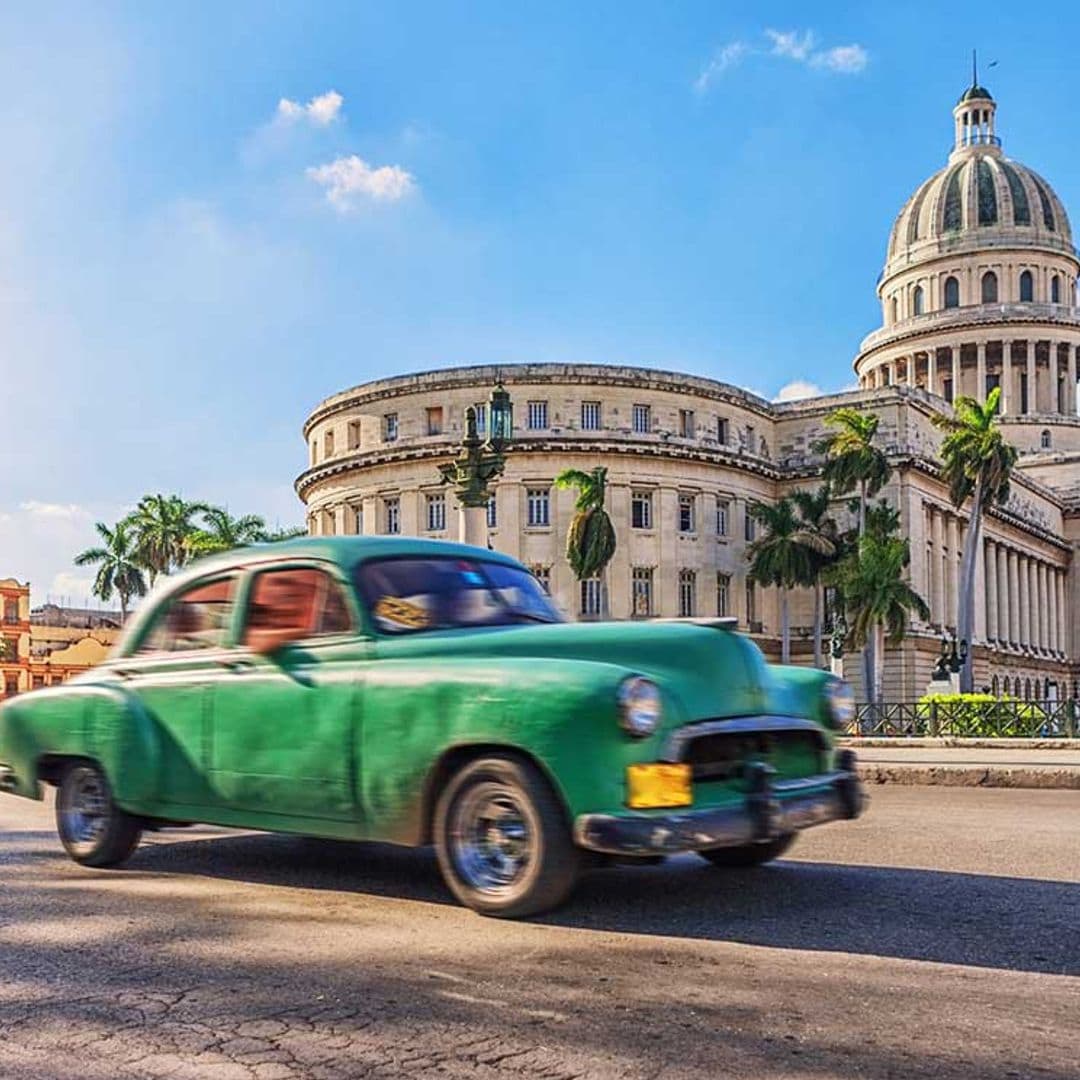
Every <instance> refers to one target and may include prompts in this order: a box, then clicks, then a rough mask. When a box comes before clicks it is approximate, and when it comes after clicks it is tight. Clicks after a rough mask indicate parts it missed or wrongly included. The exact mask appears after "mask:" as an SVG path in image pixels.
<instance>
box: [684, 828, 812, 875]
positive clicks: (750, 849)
mask: <svg viewBox="0 0 1080 1080" xmlns="http://www.w3.org/2000/svg"><path fill="white" fill-rule="evenodd" d="M794 843H795V834H794V833H785V834H784V835H783V836H778V837H777V838H776V839H775V840H766V841H765V842H764V843H761V844H743V845H742V846H741V847H721V848H712V849H711V850H709V851H699V852H698V854H699V855H700V856H701V857H702V858H703V859H705V860H706V861H707V862H711V863H712V864H713V866H722V867H738V866H761V865H762V863H767V862H772V860H773V859H779V858H780V856H781V855H783V854H784V852H785V851H787V849H788V848H789V847H791V845H792V844H794Z"/></svg>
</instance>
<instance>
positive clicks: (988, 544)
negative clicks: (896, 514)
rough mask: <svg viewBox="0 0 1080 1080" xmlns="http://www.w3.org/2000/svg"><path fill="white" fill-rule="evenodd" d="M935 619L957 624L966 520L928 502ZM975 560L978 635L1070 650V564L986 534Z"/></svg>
mask: <svg viewBox="0 0 1080 1080" xmlns="http://www.w3.org/2000/svg"><path fill="white" fill-rule="evenodd" d="M926 513H927V516H928V518H929V521H928V528H927V530H926V554H927V565H926V590H927V592H926V600H927V603H928V604H929V606H930V621H931V622H932V623H934V624H936V625H938V626H942V627H944V626H954V625H955V623H956V614H957V601H958V596H959V587H960V584H959V583H960V561H961V558H962V556H963V549H964V539H965V536H966V533H967V523H966V522H965V521H964V520H963V519H961V518H960V517H959V515H957V514H955V513H953V512H951V511H950V510H947V509H943V508H940V507H937V506H933V505H930V504H926ZM980 554H981V558H980V560H979V564H978V565H977V566H976V571H975V581H976V602H975V640H976V641H985V642H990V643H992V644H996V645H999V646H1001V647H1003V648H1014V649H1024V650H1027V651H1029V652H1032V653H1041V654H1043V655H1046V656H1064V655H1065V651H1066V629H1065V628H1066V623H1067V618H1066V609H1065V595H1066V589H1065V576H1066V570H1065V568H1063V567H1060V566H1057V565H1055V564H1054V563H1051V562H1049V561H1048V560H1046V559H1045V558H1039V557H1038V556H1037V555H1033V554H1031V553H1030V552H1027V551H1025V550H1023V549H1021V548H1019V547H1016V546H1015V545H1012V544H1007V543H1004V542H1003V541H1001V540H998V539H996V538H995V539H991V538H984V539H983V541H982V551H981V553H980Z"/></svg>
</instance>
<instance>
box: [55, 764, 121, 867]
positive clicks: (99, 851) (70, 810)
mask: <svg viewBox="0 0 1080 1080" xmlns="http://www.w3.org/2000/svg"><path fill="white" fill-rule="evenodd" d="M56 831H57V832H58V833H59V834H60V843H62V844H63V845H64V850H65V851H66V852H67V853H68V854H69V855H70V856H71V857H72V858H73V859H74V860H75V861H76V862H77V863H82V865H83V866H116V865H117V864H119V863H122V862H124V860H125V859H127V858H128V856H129V855H131V853H132V852H133V851H134V850H135V848H136V847H138V845H139V837H140V836H141V835H142V824H141V822H140V821H139V819H138V818H136V817H132V815H131V814H128V813H126V812H125V811H123V810H121V809H120V807H118V806H117V805H116V804H115V803H114V802H113V801H112V791H111V790H110V788H109V781H108V780H107V779H106V778H105V774H104V773H103V772H102V771H101V769H99V768H98V766H97V765H94V764H91V763H90V762H78V763H77V764H74V765H69V766H68V768H67V769H66V770H65V771H64V775H63V777H62V778H61V780H60V788H59V790H58V791H57V793H56Z"/></svg>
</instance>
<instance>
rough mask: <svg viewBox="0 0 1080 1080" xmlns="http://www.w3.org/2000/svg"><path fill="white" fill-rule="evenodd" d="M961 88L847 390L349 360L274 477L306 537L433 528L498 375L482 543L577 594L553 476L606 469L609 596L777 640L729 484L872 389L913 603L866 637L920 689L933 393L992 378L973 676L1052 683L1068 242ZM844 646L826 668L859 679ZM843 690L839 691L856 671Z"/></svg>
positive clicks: (1069, 578) (1072, 422) (1069, 404)
mask: <svg viewBox="0 0 1080 1080" xmlns="http://www.w3.org/2000/svg"><path fill="white" fill-rule="evenodd" d="M996 108H997V107H996V104H995V102H994V100H993V98H992V97H991V95H990V93H989V92H988V91H987V90H985V89H984V88H982V87H981V86H978V85H974V86H972V87H971V88H970V89H968V90H967V91H966V92H965V93H964V95H963V97H962V98H961V99H960V101H959V102H958V104H957V105H956V107H955V108H954V109H953V118H954V124H955V142H954V147H953V150H952V153H951V154H950V155H949V159H948V161H947V163H946V164H945V167H944V168H943V169H941V170H940V171H939V172H937V173H935V174H934V175H933V176H931V177H930V178H929V179H928V180H926V181H925V182H924V183H923V184H921V185H920V186H919V187H918V188H917V189H916V191H915V193H914V194H913V195H912V196H911V198H910V199H909V200H908V201H907V202H906V203H905V204H904V206H903V208H902V209H901V210H900V213H899V215H898V216H897V218H896V222H895V224H894V226H893V229H892V232H891V235H890V237H889V244H888V250H887V252H886V258H885V267H884V270H883V272H882V274H881V276H880V278H879V281H878V286H877V291H878V296H879V298H880V300H881V309H882V326H881V328H880V329H878V330H875V331H874V332H873V333H871V334H870V335H868V336H867V337H866V338H865V339H864V340H863V342H862V344H861V346H860V348H859V352H858V355H857V357H856V359H855V373H856V375H857V378H858V386H859V389H858V390H856V391H851V392H847V393H840V394H832V395H828V396H824V397H817V398H809V399H805V400H800V401H796V402H783V403H774V402H770V401H767V400H765V399H763V398H759V397H757V396H755V395H753V394H751V393H748V392H747V391H745V390H741V389H739V388H737V387H735V386H731V385H728V384H726V383H723V382H717V381H714V380H712V379H706V378H700V377H696V376H691V375H684V374H679V373H675V372H668V371H657V370H652V369H646V368H633V367H619V366H609V365H601V364H516V365H506V366H499V367H497V368H496V367H494V366H481V367H463V368H455V369H450V370H445V371H433V372H427V373H424V374H418V375H406V376H401V377H398V378H390V379H384V380H380V381H377V382H371V383H367V384H364V385H361V386H357V387H354V388H353V389H351V390H346V391H343V392H342V393H339V394H335V395H334V396H332V397H330V398H327V399H326V400H325V401H323V402H322V403H321V404H319V405H318V406H317V407H316V408H315V409H314V410H313V411H312V413H311V415H310V416H309V417H308V419H307V422H306V423H305V425H304V435H305V438H306V440H307V444H308V454H309V458H308V467H307V469H306V470H305V471H304V472H303V473H302V474H301V475H300V477H299V478H298V479H297V481H296V490H297V492H298V494H299V496H300V498H301V500H302V501H303V502H304V504H305V505H306V508H307V521H308V527H309V530H310V531H311V532H312V533H314V534H331V533H364V534H375V533H395V532H400V533H403V534H419V535H425V536H436V537H438V536H449V537H451V538H455V539H456V537H457V515H456V513H455V511H456V505H455V499H454V495H453V493H452V491H451V489H449V488H447V487H445V486H444V485H443V484H442V482H441V477H440V474H439V469H438V466H439V464H440V463H441V462H444V461H446V460H447V459H448V458H450V457H451V456H453V455H454V454H455V453H456V452H457V449H458V446H459V444H460V440H461V438H462V435H463V433H464V422H465V420H464V417H465V410H466V408H467V407H468V406H470V405H472V406H476V407H477V409H478V419H479V422H480V426H481V429H482V428H483V426H484V422H485V420H486V419H487V418H486V416H485V411H484V402H485V399H486V398H487V396H488V393H489V392H490V390H491V387H492V386H493V385H494V384H495V383H496V382H497V381H500V380H501V381H502V383H503V384H504V385H505V387H506V389H507V390H508V391H509V392H510V394H511V396H512V398H513V402H514V433H513V442H512V445H511V447H510V452H509V454H508V456H507V463H506V470H505V473H504V474H503V476H502V477H501V478H500V480H499V482H498V484H497V488H496V490H495V495H494V498H493V500H492V503H491V505H490V507H489V510H488V537H489V543H490V545H491V546H492V547H494V548H497V549H498V550H500V551H504V552H507V553H509V554H511V555H513V556H516V557H517V558H519V559H520V560H522V561H523V562H524V563H526V564H528V565H529V566H531V567H532V568H533V569H534V570H535V572H536V573H537V574H538V576H539V577H540V578H541V580H542V581H543V582H544V583H545V584H546V586H547V587H548V589H549V590H550V592H551V593H552V594H553V596H554V597H555V598H556V600H557V601H558V602H559V603H560V604H561V606H562V607H563V609H564V610H565V611H566V612H567V613H568V614H570V615H576V616H578V617H590V616H594V615H596V614H597V613H598V611H599V605H600V594H599V585H598V583H597V582H589V581H586V582H580V583H579V582H578V581H576V580H575V578H574V576H573V574H572V572H571V570H570V568H569V566H568V565H567V563H566V560H565V557H564V554H563V549H564V545H565V540H566V532H567V527H568V524H569V521H570V518H571V516H572V514H573V512H574V511H573V503H574V493H573V492H570V491H563V490H557V489H556V488H555V487H554V486H553V480H554V478H555V476H556V475H557V474H558V473H560V472H561V471H562V470H563V469H566V468H578V469H583V470H586V471H588V470H590V469H592V468H593V467H595V466H596V465H597V464H603V465H605V466H607V468H608V479H609V488H608V501H607V507H608V510H609V513H610V514H611V516H612V519H613V521H614V524H615V528H616V532H617V536H618V542H619V546H618V552H617V554H616V556H615V558H614V560H613V562H612V564H611V566H610V568H609V570H608V574H607V586H608V592H609V605H610V613H611V615H612V617H614V618H620V619H623V618H631V617H650V616H678V615H702V616H705V615H718V614H719V615H734V616H737V617H738V619H739V623H740V625H741V627H742V628H743V629H746V630H748V631H749V632H750V633H751V634H752V635H753V636H754V638H755V639H756V640H757V641H758V643H759V644H760V645H761V647H762V648H763V649H764V650H765V652H766V653H767V654H768V655H770V656H771V657H774V658H775V657H778V656H779V629H780V619H779V598H778V595H777V594H776V591H775V590H772V589H762V588H761V587H758V586H755V585H754V584H753V583H751V582H750V581H749V580H748V577H747V555H746V548H747V544H748V543H749V542H750V541H751V540H752V539H753V531H754V522H753V520H752V519H751V517H750V515H749V514H748V510H747V508H748V504H749V503H751V502H753V501H754V500H760V501H763V502H775V501H776V500H777V499H779V498H780V497H782V496H784V495H785V494H788V493H790V492H791V491H793V490H797V489H800V488H803V489H812V488H814V487H816V486H817V485H818V484H819V483H820V471H821V466H822V460H821V458H820V457H819V456H817V455H815V453H814V451H813V449H812V448H813V445H814V443H815V442H816V441H817V440H818V439H819V438H821V437H822V436H823V435H824V434H825V427H824V423H823V421H824V419H825V417H826V416H827V415H828V414H829V413H830V412H832V411H833V410H834V409H836V408H837V407H839V406H842V405H843V406H854V407H856V408H860V409H870V410H873V412H875V413H876V414H877V415H878V416H879V417H880V420H881V423H880V427H879V434H878V439H879V444H880V446H881V448H882V449H883V450H885V451H886V453H887V454H888V456H889V460H890V462H891V464H892V476H891V479H890V482H889V484H888V486H887V487H886V488H885V489H884V491H883V492H882V496H883V497H884V498H886V499H887V500H888V501H889V503H890V504H891V505H892V506H893V507H896V508H897V509H898V510H899V512H900V518H901V527H902V531H903V533H904V535H906V536H907V537H909V538H910V541H911V567H910V574H911V581H912V584H913V585H914V587H915V588H916V590H917V591H918V592H919V593H920V594H921V595H922V596H923V598H924V599H925V600H926V602H927V604H928V605H929V607H930V620H929V622H925V623H924V622H921V621H916V622H915V623H914V625H913V626H912V628H911V631H910V632H909V634H908V636H907V638H906V639H905V640H904V642H903V643H902V644H901V645H899V646H897V647H895V648H890V649H889V650H888V653H887V656H886V662H885V696H886V699H887V700H892V701H913V700H916V699H917V698H918V697H919V696H921V695H922V694H923V693H924V692H925V690H926V687H927V684H928V683H929V681H930V678H931V672H932V669H933V667H934V665H935V662H936V660H937V658H938V655H939V650H940V643H941V636H942V633H943V631H946V630H948V629H950V628H951V627H952V624H953V622H954V620H955V617H956V615H955V613H956V592H957V582H958V571H959V562H960V555H961V551H962V547H963V540H964V534H965V529H966V526H967V514H966V509H965V510H964V511H962V512H959V513H958V512H957V511H956V510H955V509H954V508H953V506H952V504H951V503H950V500H949V497H948V491H947V489H946V487H945V485H944V484H943V483H942V481H941V479H940V473H939V458H938V448H939V446H940V441H941V434H940V432H939V431H938V430H937V429H936V428H935V427H934V426H933V423H932V419H933V417H934V416H935V415H936V414H939V413H942V412H947V411H948V410H949V408H950V405H949V403H950V402H951V401H952V400H953V398H954V397H955V396H958V395H961V394H963V395H968V396H972V397H977V398H979V399H980V400H983V399H985V397H986V394H987V393H988V392H989V391H990V390H991V389H992V388H993V387H995V386H1000V387H1001V391H1002V406H1003V416H1002V425H1003V430H1004V434H1005V436H1006V438H1007V439H1009V440H1010V441H1011V442H1012V443H1013V444H1014V445H1015V446H1016V447H1017V448H1018V449H1019V451H1020V455H1021V456H1020V460H1019V464H1018V468H1017V470H1016V473H1015V479H1014V482H1013V484H1012V492H1011V495H1010V499H1009V502H1008V505H1007V506H1005V507H1003V508H997V507H995V508H993V509H991V510H990V511H989V512H988V514H987V517H986V518H985V519H984V530H983V537H982V545H981V551H980V553H979V560H978V567H977V570H976V575H977V576H976V593H977V602H976V626H975V640H974V643H973V648H974V663H975V684H976V686H977V687H987V688H989V689H991V690H994V691H996V692H1000V693H1010V694H1015V695H1017V696H1019V697H1028V698H1036V697H1038V698H1040V699H1051V700H1053V699H1060V698H1063V697H1066V696H1069V695H1074V694H1075V693H1076V681H1077V678H1078V677H1080V663H1078V661H1080V620H1078V619H1077V616H1076V614H1075V613H1076V611H1077V608H1078V605H1077V603H1076V598H1077V588H1078V575H1077V570H1076V559H1075V558H1074V552H1075V550H1076V548H1077V545H1078V544H1080V418H1078V416H1077V406H1076V384H1077V355H1076V352H1077V347H1078V346H1080V310H1078V308H1077V306H1076V304H1077V300H1076V296H1077V293H1076V288H1077V274H1078V272H1080V260H1078V258H1077V253H1076V250H1075V249H1074V247H1073V243H1072V232H1071V229H1070V226H1069V219H1068V215H1067V214H1066V212H1065V207H1064V206H1063V205H1062V203H1061V201H1060V200H1059V199H1058V197H1057V195H1056V194H1055V193H1054V191H1053V189H1052V188H1051V187H1050V185H1049V184H1048V183H1047V182H1046V181H1045V180H1044V179H1043V178H1042V177H1041V176H1040V175H1039V174H1038V173H1036V172H1034V171H1033V170H1032V169H1030V168H1028V167H1027V166H1025V165H1021V164H1020V163H1019V162H1016V161H1013V160H1011V159H1010V158H1008V157H1006V156H1005V154H1004V153H1003V150H1002V146H1001V140H1000V139H999V138H998V136H997V134H996V123H995V113H996ZM812 622H813V596H812V594H811V592H810V591H809V590H804V591H802V592H796V593H793V594H792V602H791V623H792V653H793V659H794V660H796V661H797V662H807V663H808V662H810V661H811V648H812V645H811V640H810V639H811V636H812V634H811V626H812ZM856 667H858V665H855V664H849V665H848V670H847V674H848V675H849V676H850V675H854V679H853V681H855V682H856V684H858V681H859V676H858V674H857V673H855V672H854V670H853V669H855V668H856ZM857 689H858V690H861V688H860V687H858V685H857Z"/></svg>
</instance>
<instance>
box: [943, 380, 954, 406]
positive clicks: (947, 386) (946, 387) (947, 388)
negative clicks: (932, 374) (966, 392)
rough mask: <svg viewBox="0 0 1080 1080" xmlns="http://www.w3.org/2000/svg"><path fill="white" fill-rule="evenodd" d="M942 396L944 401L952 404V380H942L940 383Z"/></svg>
mask: <svg viewBox="0 0 1080 1080" xmlns="http://www.w3.org/2000/svg"><path fill="white" fill-rule="evenodd" d="M941 389H942V395H943V397H944V398H945V400H946V401H948V402H949V403H950V404H951V403H952V379H942V381H941Z"/></svg>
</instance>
